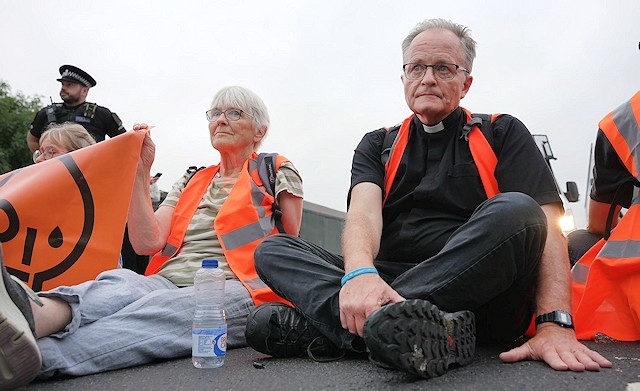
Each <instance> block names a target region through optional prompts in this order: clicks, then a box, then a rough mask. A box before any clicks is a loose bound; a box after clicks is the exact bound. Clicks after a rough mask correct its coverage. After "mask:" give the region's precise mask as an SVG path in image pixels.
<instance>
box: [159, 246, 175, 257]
mask: <svg viewBox="0 0 640 391" xmlns="http://www.w3.org/2000/svg"><path fill="white" fill-rule="evenodd" d="M176 251H178V248H177V247H176V246H173V245H171V244H169V243H167V244H166V245H165V246H164V248H163V249H162V252H161V253H160V254H161V255H164V256H165V257H170V256H172V255H173V254H175V253H176Z"/></svg>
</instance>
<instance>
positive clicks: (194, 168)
mask: <svg viewBox="0 0 640 391" xmlns="http://www.w3.org/2000/svg"><path fill="white" fill-rule="evenodd" d="M204 168H205V167H204V166H201V167H198V166H189V168H187V180H186V181H185V182H184V187H187V183H189V181H190V180H191V178H193V176H194V175H196V172H198V171H200V170H203V169H204Z"/></svg>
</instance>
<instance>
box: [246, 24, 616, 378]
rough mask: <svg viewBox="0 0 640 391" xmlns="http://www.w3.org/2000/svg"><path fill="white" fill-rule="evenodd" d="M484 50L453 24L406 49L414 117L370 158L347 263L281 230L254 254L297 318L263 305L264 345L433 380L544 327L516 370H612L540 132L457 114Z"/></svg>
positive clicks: (365, 152)
mask: <svg viewBox="0 0 640 391" xmlns="http://www.w3.org/2000/svg"><path fill="white" fill-rule="evenodd" d="M475 46H476V44H475V41H474V40H473V39H472V38H471V36H470V32H469V30H468V29H467V28H466V27H464V26H461V25H459V24H455V23H452V22H450V21H447V20H442V19H431V20H426V21H424V22H422V23H420V24H418V25H417V26H416V28H414V29H413V30H412V31H411V32H410V33H409V35H408V36H407V37H406V38H405V40H404V41H403V43H402V51H403V64H404V65H403V75H402V76H401V79H402V83H403V85H404V93H405V99H406V102H407V105H408V106H409V108H410V109H411V111H412V112H413V114H412V115H411V116H410V117H409V118H407V119H406V120H405V121H404V122H403V123H402V125H401V126H399V127H397V126H396V127H393V128H391V129H388V130H387V129H379V130H376V131H373V132H370V133H367V134H366V135H365V136H364V138H363V139H362V141H361V142H360V144H359V145H358V147H357V148H356V150H355V154H354V157H353V165H352V170H351V173H352V176H351V188H350V191H349V194H348V200H347V201H348V212H347V218H346V222H345V227H344V231H343V236H342V243H343V244H342V252H343V254H342V256H340V255H336V254H332V253H329V252H327V251H325V250H324V249H322V248H320V247H319V246H316V245H313V244H311V243H307V242H305V241H303V240H301V239H299V238H294V237H290V236H282V235H279V236H275V237H271V238H268V239H267V240H265V241H264V242H263V243H262V244H261V245H260V246H258V248H257V249H256V253H255V256H256V269H257V271H258V274H259V275H260V276H261V278H262V279H263V280H264V281H265V282H267V284H268V285H269V286H270V287H271V288H272V289H273V290H274V291H275V292H278V294H280V295H281V296H282V297H285V298H286V299H287V300H289V301H291V302H292V303H293V304H294V305H295V309H294V308H293V307H289V306H286V305H284V304H275V303H268V304H264V305H262V306H260V307H257V308H256V309H254V310H253V311H252V313H251V314H250V315H249V318H248V321H247V331H246V337H247V341H248V343H249V345H250V346H252V347H253V348H254V349H256V350H258V351H260V352H263V353H266V354H269V355H272V356H276V357H290V356H297V355H304V354H309V355H310V356H311V357H312V358H316V359H319V360H325V359H330V358H338V357H340V356H341V354H340V353H341V352H340V351H347V352H361V353H365V352H368V353H369V355H370V358H371V359H372V361H374V362H376V363H378V364H381V365H383V366H386V367H391V368H395V369H400V370H403V371H405V372H408V373H410V374H413V375H417V376H421V377H424V378H431V377H434V376H439V375H442V374H444V373H445V372H446V371H447V369H449V368H450V367H454V366H460V365H465V364H467V363H469V362H471V361H472V359H473V355H474V352H475V345H476V340H477V341H478V342H479V343H491V344H495V343H499V344H502V345H503V346H508V345H509V344H511V343H513V342H514V341H515V340H516V339H518V338H519V337H520V336H522V335H523V334H524V333H525V330H527V327H528V326H529V325H530V323H531V321H532V317H534V316H535V317H536V322H535V323H536V325H537V330H536V333H535V336H534V337H533V338H531V339H529V340H528V341H527V342H525V343H524V344H523V345H521V346H519V347H517V348H515V349H512V350H510V351H507V352H505V353H502V354H501V355H500V358H501V359H502V360H503V361H505V362H515V361H521V360H543V361H545V362H546V363H547V364H549V365H550V366H551V367H552V368H554V369H556V370H573V371H584V370H590V371H597V370H599V369H600V368H603V367H610V366H611V363H610V362H609V361H608V360H606V359H605V358H603V357H602V356H601V355H600V354H598V353H596V352H594V351H591V350H590V349H588V348H587V347H586V346H584V345H583V344H581V343H579V342H578V341H577V339H576V336H575V333H574V330H573V324H572V321H571V315H570V310H571V300H570V290H569V286H570V285H569V281H570V277H569V261H568V259H567V247H566V242H565V238H564V236H563V235H562V232H561V230H560V227H559V226H557V225H556V224H555V223H553V222H555V221H558V218H559V217H560V216H561V213H562V203H561V200H560V198H559V197H558V192H557V190H556V186H555V184H554V180H553V177H552V175H551V173H550V171H549V170H548V168H547V166H546V164H545V162H544V160H543V158H542V157H541V155H540V153H539V152H538V149H537V147H536V144H535V143H534V141H533V139H532V137H531V135H530V134H529V132H528V130H527V128H526V127H525V126H524V125H523V124H522V123H521V122H520V121H518V120H517V119H516V118H514V117H512V116H509V115H502V116H495V117H494V118H493V119H494V120H493V121H490V120H489V119H488V118H487V119H486V120H481V118H482V117H480V118H475V117H473V116H472V115H471V114H470V113H468V112H467V111H465V110H464V109H463V108H461V107H460V106H459V103H460V100H461V99H462V98H464V97H465V95H466V94H467V92H468V91H469V88H470V87H471V84H472V81H473V76H471V70H472V66H473V60H474V58H475ZM478 125H481V126H480V127H479V126H478ZM549 222H552V223H549Z"/></svg>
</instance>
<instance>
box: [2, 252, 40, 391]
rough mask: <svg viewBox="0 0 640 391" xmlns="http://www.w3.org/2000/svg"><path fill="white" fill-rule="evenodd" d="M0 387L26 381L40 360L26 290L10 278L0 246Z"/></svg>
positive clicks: (23, 383) (30, 378)
mask: <svg viewBox="0 0 640 391" xmlns="http://www.w3.org/2000/svg"><path fill="white" fill-rule="evenodd" d="M0 268H1V269H2V278H1V279H0V390H10V389H13V388H18V387H20V386H22V385H25V384H27V383H29V382H30V381H31V380H33V378H35V377H36V375H37V374H38V372H39V371H40V365H41V363H42V361H41V358H40V350H39V349H38V345H37V344H36V338H35V332H34V330H35V325H34V322H33V314H32V312H31V305H30V303H29V298H28V296H27V293H26V292H25V290H24V289H23V287H21V286H20V284H19V283H17V282H16V281H14V280H12V279H11V276H10V275H9V272H7V269H6V268H5V267H4V261H3V260H2V248H1V247H0Z"/></svg>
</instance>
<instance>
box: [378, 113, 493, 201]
mask: <svg viewBox="0 0 640 391" xmlns="http://www.w3.org/2000/svg"><path fill="white" fill-rule="evenodd" d="M462 110H464V112H465V114H466V116H467V125H469V126H472V128H471V130H470V131H469V135H468V138H469V149H470V150H471V156H472V157H473V161H474V163H475V164H476V166H477V167H478V172H479V173H480V180H481V181H482V186H483V187H484V191H485V193H486V194H487V199H488V198H491V197H493V196H495V195H497V194H499V193H500V189H499V187H498V181H497V180H496V176H495V172H496V166H497V165H498V158H497V157H496V154H495V152H494V151H493V149H492V148H491V145H490V144H489V142H488V141H487V138H486V137H485V136H484V134H483V133H482V131H481V130H480V129H479V127H478V125H480V124H482V120H481V119H480V118H478V117H472V115H471V112H470V111H469V110H467V109H464V108H463V109H462ZM498 116H500V114H493V115H492V116H491V122H493V121H495V119H496V118H497V117H498ZM412 119H413V114H412V115H410V116H409V117H408V118H407V119H405V120H404V121H403V122H402V125H401V126H400V130H398V135H397V136H396V139H395V140H394V142H393V145H392V146H391V153H390V155H389V160H388V161H387V162H386V163H385V173H386V174H385V179H384V200H383V202H382V204H383V205H384V204H385V203H386V202H387V197H388V196H389V192H390V191H391V186H392V185H393V180H394V179H395V177H396V173H397V172H398V167H399V166H400V161H401V160H402V155H403V154H404V151H405V149H406V147H407V142H408V141H409V130H410V129H411V120H412Z"/></svg>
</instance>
